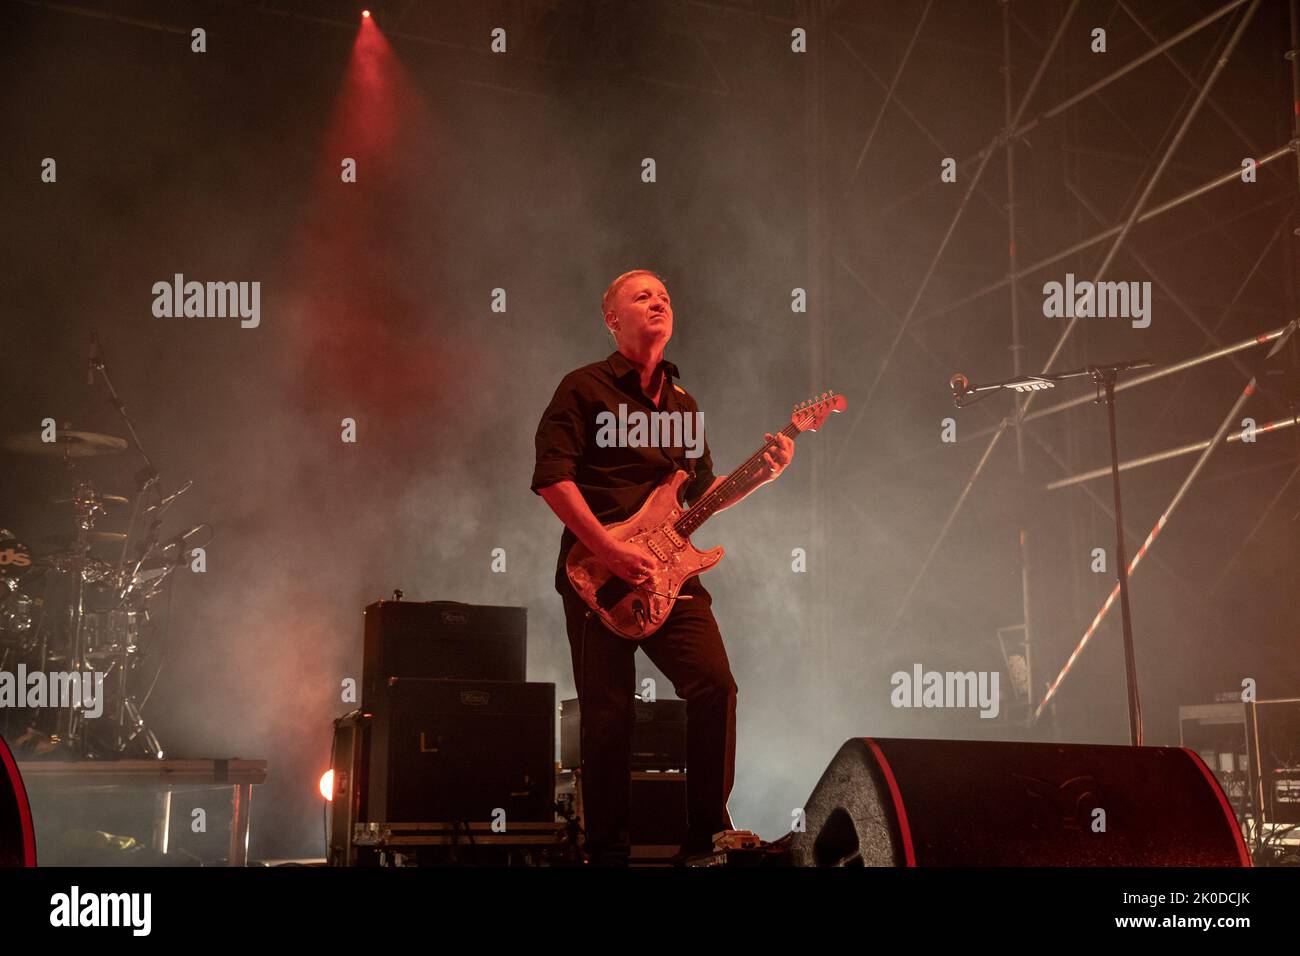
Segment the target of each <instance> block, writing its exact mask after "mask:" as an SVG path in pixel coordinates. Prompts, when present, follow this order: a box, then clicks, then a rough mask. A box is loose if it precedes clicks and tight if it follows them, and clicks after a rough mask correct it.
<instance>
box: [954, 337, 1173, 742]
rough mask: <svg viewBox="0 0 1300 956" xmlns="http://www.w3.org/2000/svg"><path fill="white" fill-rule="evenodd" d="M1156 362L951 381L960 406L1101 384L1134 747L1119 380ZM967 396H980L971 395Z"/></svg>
mask: <svg viewBox="0 0 1300 956" xmlns="http://www.w3.org/2000/svg"><path fill="white" fill-rule="evenodd" d="M1153 364H1154V363H1153V362H1150V361H1148V360H1146V359H1137V360H1135V361H1132V362H1116V363H1114V364H1111V365H1088V366H1085V367H1084V368H1080V369H1072V370H1071V371H1068V372H1055V373H1051V374H1049V373H1046V372H1044V373H1041V374H1039V375H1022V376H1019V377H1017V378H1011V379H1006V380H1005V381H1001V382H991V383H989V384H987V385H972V384H970V382H968V381H967V380H966V378H965V376H963V375H955V376H953V378H952V381H951V383H950V384H951V388H952V393H953V399H952V400H953V404H954V405H956V406H957V407H958V408H965V407H966V406H967V405H973V404H974V403H975V402H978V401H981V400H982V399H984V398H987V397H988V396H989V395H990V394H992V393H993V392H995V391H1001V390H1003V389H1007V390H1009V391H1013V392H1036V391H1041V390H1043V389H1049V388H1055V387H1056V383H1057V382H1061V381H1065V380H1067V379H1071V378H1083V377H1087V378H1090V379H1091V380H1092V382H1093V384H1094V385H1096V386H1097V398H1096V400H1095V401H1094V403H1093V404H1101V402H1102V401H1103V395H1104V400H1105V403H1106V418H1107V421H1108V423H1109V426H1110V479H1111V489H1112V494H1113V495H1114V499H1115V564H1116V568H1115V573H1116V577H1117V578H1118V580H1119V608H1120V618H1121V622H1122V630H1123V635H1124V681H1125V684H1126V689H1127V692H1128V730H1129V741H1130V742H1131V743H1132V744H1133V746H1134V747H1140V746H1142V702H1141V700H1140V699H1139V698H1138V687H1137V659H1136V656H1135V655H1134V651H1133V618H1132V614H1131V613H1130V611H1129V600H1128V557H1127V555H1126V554H1125V551H1124V513H1123V508H1122V505H1121V501H1120V492H1119V444H1118V441H1117V439H1116V428H1115V382H1116V380H1117V379H1118V377H1119V373H1120V372H1123V371H1127V370H1130V369H1138V368H1149V367H1151V366H1152V365H1153ZM967 396H977V397H974V398H969V399H968V398H967Z"/></svg>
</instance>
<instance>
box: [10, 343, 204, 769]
mask: <svg viewBox="0 0 1300 956" xmlns="http://www.w3.org/2000/svg"><path fill="white" fill-rule="evenodd" d="M91 367H92V370H97V371H99V372H100V373H101V374H102V373H103V362H102V357H101V358H100V360H99V362H98V363H96V362H95V360H94V359H92V366H91ZM104 381H105V383H106V384H107V386H108V389H109V392H110V395H111V397H112V402H113V405H114V407H115V408H117V410H118V412H119V414H120V415H121V417H122V419H123V421H124V422H125V424H126V427H127V430H128V431H129V432H130V434H131V435H132V438H133V439H135V448H136V450H137V452H138V453H139V454H140V456H141V457H142V458H143V459H144V462H145V467H144V468H142V469H140V470H139V471H138V472H137V473H136V475H135V485H136V487H135V493H134V494H133V495H129V496H128V495H121V494H110V493H105V492H103V491H101V490H99V489H97V488H96V487H95V486H94V484H93V483H92V482H91V481H89V480H87V479H86V478H83V477H82V476H81V475H80V473H79V471H78V464H79V463H80V462H82V461H84V460H85V459H88V458H96V457H100V456H105V455H116V454H120V453H122V452H124V451H126V450H127V449H128V447H129V445H128V442H127V441H126V440H125V439H122V438H117V437H114V436H112V435H104V434H99V433H96V432H89V431H77V430H73V429H72V428H71V427H70V426H68V425H65V426H63V427H61V428H55V427H54V424H53V422H48V423H47V424H48V425H49V427H48V428H47V429H45V430H43V431H41V432H35V433H29V434H19V435H11V436H9V437H7V438H4V439H0V450H3V451H5V452H8V453H10V454H14V455H20V456H24V457H36V458H45V459H57V460H58V461H59V462H60V463H61V464H62V465H63V473H64V476H65V478H64V481H61V482H59V484H60V485H61V486H62V490H61V491H60V492H59V493H57V494H55V495H51V496H49V497H48V498H46V500H45V501H44V504H45V505H47V506H49V507H52V508H54V509H57V512H58V520H59V523H60V524H62V525H63V526H64V527H65V528H69V529H70V530H68V531H66V532H65V533H61V534H56V535H51V536H49V537H46V538H43V539H41V541H40V542H39V543H40V544H41V545H43V546H44V547H42V548H37V549H31V548H29V547H28V546H27V544H26V543H25V542H24V541H23V540H22V539H21V538H19V536H18V535H16V534H15V533H14V532H13V531H11V530H9V529H7V528H4V527H0V672H3V673H4V674H7V675H9V677H10V681H11V690H12V689H13V688H14V684H15V683H16V681H15V680H14V678H13V675H23V676H25V677H26V678H27V681H28V682H30V683H33V684H36V683H40V682H41V681H42V680H43V681H44V686H46V687H48V688H49V692H48V693H46V694H43V695H41V697H40V698H39V699H37V700H36V702H35V703H32V701H31V699H30V697H31V696H32V695H30V694H24V693H23V692H24V691H25V690H26V688H17V690H18V692H19V693H20V694H22V698H21V700H20V701H19V702H18V703H17V705H16V706H14V705H13V702H8V703H10V704H11V706H8V707H0V732H3V733H4V735H5V737H6V738H7V739H8V740H9V742H10V744H11V745H12V746H13V749H14V750H15V751H17V752H18V753H19V754H20V756H22V755H26V756H28V757H32V756H48V757H57V758H60V759H79V758H88V757H89V758H104V757H114V756H119V757H120V756H126V755H128V754H129V755H134V756H139V755H141V754H143V755H146V756H150V757H154V758H158V759H161V758H162V757H163V749H162V745H161V743H160V742H159V740H158V737H157V736H156V735H155V734H154V732H153V731H152V730H151V729H150V728H149V727H148V726H147V725H146V723H145V721H144V718H143V717H142V715H141V709H142V707H143V705H144V701H147V700H148V697H149V694H150V693H151V692H152V690H153V685H154V684H155V683H156V681H157V677H158V674H159V672H160V670H161V667H160V666H159V665H154V666H152V667H146V665H145V660H146V658H147V657H149V656H151V655H150V652H152V651H154V650H157V649H158V648H157V647H156V642H157V641H158V640H159V639H160V635H159V634H158V633H155V632H156V631H157V630H158V629H157V628H156V627H155V620H154V617H155V611H156V608H157V606H158V603H159V599H160V597H161V596H162V595H163V594H164V593H165V592H166V586H167V582H168V581H169V579H170V578H171V576H172V575H173V573H174V572H175V571H176V570H177V569H178V568H182V567H185V566H187V565H188V564H189V563H190V559H191V555H192V553H193V548H194V547H195V546H196V545H195V544H191V540H192V539H194V538H195V537H196V536H198V535H199V534H200V533H201V532H202V531H203V530H204V529H207V528H208V526H207V525H199V526H198V527H197V528H191V529H190V530H189V531H187V532H185V533H184V534H182V535H178V536H176V537H174V538H171V539H170V540H168V541H164V540H163V539H162V538H160V536H159V531H160V529H161V528H162V525H163V522H162V518H163V515H164V514H165V512H166V511H167V509H168V507H170V505H171V504H172V503H173V502H174V501H175V500H176V499H177V498H179V497H180V496H181V495H183V494H184V493H185V492H186V491H188V490H189V489H190V487H191V486H192V485H193V482H192V481H191V482H187V483H186V484H184V485H182V486H180V487H179V488H178V489H176V490H175V491H173V492H172V493H170V494H165V493H164V492H163V491H162V489H161V487H160V485H161V482H160V479H159V476H158V473H157V471H156V470H155V469H154V467H153V465H152V463H150V462H149V459H148V457H147V456H146V455H145V454H144V452H143V450H141V449H140V446H139V440H138V436H136V433H135V429H134V427H132V425H131V422H130V420H129V419H128V418H127V417H126V412H125V409H124V407H123V406H122V404H121V403H120V402H119V401H118V400H117V395H116V393H115V392H113V388H112V383H111V382H109V381H108V378H107V375H104ZM128 515H129V517H128ZM123 523H124V527H123ZM106 524H117V525H118V526H119V527H118V528H117V529H114V530H108V529H106V528H105V527H103V526H104V525H106ZM204 543H206V542H204ZM146 670H152V671H153V673H152V674H146V673H145V672H146ZM38 673H39V674H41V675H45V676H44V678H43V679H42V678H35V677H33V676H32V675H36V674H38ZM56 675H57V679H56ZM146 681H148V686H147V687H146V686H144V685H145V683H146ZM60 682H62V683H63V684H64V685H65V686H67V685H70V686H72V687H77V688H83V691H82V693H75V692H74V693H72V694H66V693H65V694H63V695H62V697H60V698H56V695H55V694H54V693H53V688H54V687H55V686H56V684H58V683H60ZM91 688H94V693H95V694H98V695H99V697H100V699H92V694H91V690H90V689H91ZM141 694H143V698H141V696H140V695H141ZM24 705H26V706H24Z"/></svg>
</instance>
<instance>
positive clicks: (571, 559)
mask: <svg viewBox="0 0 1300 956" xmlns="http://www.w3.org/2000/svg"><path fill="white" fill-rule="evenodd" d="M686 478H687V475H686V472H684V471H677V472H674V473H673V474H672V475H671V476H669V477H668V478H667V479H666V480H665V481H664V482H663V484H661V485H660V486H659V487H657V488H656V489H655V490H654V491H652V492H651V493H650V496H649V497H648V498H646V500H645V502H644V503H643V504H642V505H641V508H640V510H638V511H637V513H636V514H634V515H633V516H632V517H631V518H629V519H628V520H626V521H621V522H619V523H617V524H611V525H607V526H606V528H605V530H606V531H608V532H609V533H610V534H612V535H613V536H614V537H615V538H617V539H618V540H619V541H623V542H626V543H628V544H631V545H632V546H633V547H635V548H636V549H637V550H639V551H640V552H641V553H642V554H643V555H644V556H645V557H646V558H648V559H649V560H650V562H651V564H652V565H653V566H654V570H653V571H652V572H651V574H650V578H649V580H647V581H646V582H645V583H644V584H642V585H640V586H638V587H634V586H632V585H631V584H628V583H627V582H626V581H624V580H623V579H622V578H619V577H618V576H617V575H615V574H614V573H613V572H612V571H610V570H609V569H608V568H606V567H605V565H604V564H603V563H601V561H600V560H599V559H598V558H597V557H596V556H595V555H594V554H592V553H591V551H590V550H589V549H588V548H587V547H586V545H584V544H583V543H582V542H581V541H578V542H576V543H575V544H574V545H573V547H572V548H571V549H570V550H569V556H568V559H567V560H566V561H565V572H566V573H567V574H568V577H569V582H570V583H571V584H572V585H573V588H574V590H575V591H577V592H578V596H579V597H581V598H582V600H583V601H584V602H585V603H586V605H587V606H588V607H589V608H591V609H592V611H594V612H595V613H596V614H597V615H598V616H599V617H600V619H601V621H602V622H604V624H605V626H606V627H608V628H609V629H610V630H611V631H613V632H614V633H615V634H618V635H620V636H621V637H626V638H627V639H628V640H632V641H639V640H643V639H644V638H647V637H649V636H650V635H651V634H653V633H654V632H655V631H657V630H659V628H660V627H662V626H663V623H664V621H666V620H668V615H669V613H670V612H671V611H672V609H673V605H674V604H675V603H676V601H677V595H678V593H679V592H680V591H681V589H682V585H683V584H685V583H686V582H687V581H688V580H690V579H691V578H693V577H694V576H695V575H697V574H700V573H701V572H703V571H707V570H708V569H709V568H711V567H713V566H714V565H715V564H717V563H718V562H719V561H721V560H722V554H723V551H722V548H713V549H712V550H710V551H700V550H699V549H697V548H696V547H695V546H694V545H693V544H691V542H690V539H689V538H686V537H683V536H682V535H681V534H679V533H678V532H677V531H676V530H675V529H674V528H673V524H674V522H676V521H677V519H678V518H680V517H681V515H682V514H683V510H684V509H683V508H682V506H681V504H680V503H679V500H678V493H679V491H680V490H681V487H682V484H683V483H684V482H685V481H686Z"/></svg>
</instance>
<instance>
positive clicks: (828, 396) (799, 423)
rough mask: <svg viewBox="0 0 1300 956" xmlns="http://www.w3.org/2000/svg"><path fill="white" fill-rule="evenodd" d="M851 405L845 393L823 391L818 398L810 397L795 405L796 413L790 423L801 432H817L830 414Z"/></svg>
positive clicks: (791, 417)
mask: <svg viewBox="0 0 1300 956" xmlns="http://www.w3.org/2000/svg"><path fill="white" fill-rule="evenodd" d="M848 407H849V403H848V402H847V401H845V399H844V396H843V395H836V394H835V393H834V392H823V393H822V394H821V395H820V396H819V397H817V398H810V399H808V401H806V402H804V403H803V404H801V405H796V406H795V407H794V414H793V415H791V416H790V423H791V424H792V425H794V426H795V427H796V428H798V429H799V431H801V432H815V431H816V430H817V429H819V428H821V426H822V422H824V421H826V419H827V418H828V417H829V416H830V414H831V412H842V411H844V409H846V408H848Z"/></svg>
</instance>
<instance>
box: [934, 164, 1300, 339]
mask: <svg viewBox="0 0 1300 956" xmlns="http://www.w3.org/2000/svg"><path fill="white" fill-rule="evenodd" d="M1293 152H1294V151H1293V150H1292V148H1291V147H1290V146H1279V147H1278V148H1277V149H1275V150H1273V151H1272V152H1271V153H1269V154H1268V155H1267V156H1265V157H1263V158H1262V159H1260V160H1258V161H1257V162H1256V163H1255V168H1256V169H1258V168H1259V167H1261V166H1264V165H1267V164H1268V163H1271V162H1273V161H1274V160H1275V159H1281V158H1282V157H1283V156H1290V155H1292V154H1293ZM1240 181H1241V167H1240V166H1238V167H1236V168H1235V169H1231V170H1229V171H1228V172H1226V173H1223V174H1222V175H1220V176H1215V177H1214V178H1213V179H1210V180H1206V181H1205V182H1203V183H1201V185H1199V186H1195V187H1193V188H1192V189H1190V190H1188V191H1187V192H1185V193H1183V194H1181V195H1179V196H1175V197H1174V198H1172V199H1168V200H1166V201H1165V202H1162V203H1160V204H1159V205H1158V206H1152V207H1151V208H1150V209H1149V210H1147V211H1146V212H1144V213H1142V215H1141V216H1139V217H1138V220H1137V221H1138V222H1140V223H1143V222H1148V221H1150V220H1152V219H1155V218H1156V217H1157V216H1161V215H1163V214H1164V213H1167V212H1169V211H1170V210H1171V209H1176V208H1178V207H1179V206H1181V205H1183V204H1184V203H1186V202H1190V201H1191V200H1193V199H1196V198H1197V197H1198V196H1203V195H1205V194H1206V193H1208V192H1209V191H1210V190H1212V189H1217V188H1218V187H1219V186H1222V185H1225V184H1226V183H1231V182H1240ZM1121 228H1123V227H1122V226H1111V227H1110V228H1109V229H1104V230H1102V231H1101V232H1099V233H1097V234H1096V235H1092V236H1089V237H1088V238H1087V239H1081V240H1079V241H1078V242H1076V243H1074V244H1073V245H1071V246H1067V247H1066V248H1064V249H1061V250H1059V251H1057V252H1054V253H1052V254H1051V255H1050V256H1047V257H1046V258H1044V259H1039V260H1038V261H1037V262H1035V263H1032V264H1031V265H1027V266H1025V267H1024V268H1023V269H1021V270H1020V271H1019V272H1017V273H1015V275H1012V276H1007V277H1005V278H1002V279H998V280H997V281H996V282H990V283H989V284H988V285H986V286H983V287H982V288H979V289H976V290H975V291H974V292H971V293H969V294H967V295H964V296H962V297H961V298H960V299H957V300H956V301H954V302H950V303H948V304H947V305H945V306H941V307H940V308H937V309H934V310H933V311H930V312H926V313H923V314H922V315H919V316H917V317H916V319H914V321H915V322H917V323H923V322H929V321H930V320H931V319H936V318H938V317H939V316H941V315H947V314H948V313H949V312H955V311H957V310H958V309H960V308H961V307H962V306H964V305H969V304H970V303H972V302H974V301H975V300H976V299H982V298H983V297H984V296H986V295H988V294H989V293H991V292H996V291H997V290H998V289H1001V288H1002V287H1003V286H1006V285H1009V284H1010V282H1011V280H1012V279H1023V278H1025V277H1026V276H1030V275H1032V274H1033V273H1035V272H1038V271H1039V270H1040V269H1045V268H1047V267H1048V266H1050V265H1052V264H1054V263H1057V262H1060V261H1061V260H1062V259H1068V258H1069V257H1070V256H1072V255H1074V254H1076V253H1079V252H1082V251H1083V250H1085V249H1088V248H1091V247H1092V246H1095V245H1096V244H1097V243H1099V242H1101V241H1103V240H1105V239H1109V238H1110V237H1111V236H1114V235H1115V234H1116V233H1118V232H1119V231H1120V229H1121Z"/></svg>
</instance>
